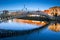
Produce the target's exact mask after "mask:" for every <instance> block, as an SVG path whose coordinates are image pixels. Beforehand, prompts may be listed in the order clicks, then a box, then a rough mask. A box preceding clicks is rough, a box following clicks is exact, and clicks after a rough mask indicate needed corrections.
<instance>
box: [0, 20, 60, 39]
mask: <svg viewBox="0 0 60 40" xmlns="http://www.w3.org/2000/svg"><path fill="white" fill-rule="evenodd" d="M46 24H48V22H45V21H34V20H23V19H11V20H7V21H4V22H2V23H0V29H5V30H17V31H18V30H20V31H24V30H32V29H36V28H40V27H43V26H44V25H46ZM0 39H1V40H60V24H59V23H57V22H51V23H50V24H49V25H47V26H44V27H43V28H40V29H39V30H37V31H36V30H35V31H34V32H31V33H29V34H24V35H19V36H14V37H5V38H0Z"/></svg>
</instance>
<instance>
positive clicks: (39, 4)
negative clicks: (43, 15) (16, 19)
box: [0, 0, 60, 10]
mask: <svg viewBox="0 0 60 40" xmlns="http://www.w3.org/2000/svg"><path fill="white" fill-rule="evenodd" d="M24 5H25V7H26V8H27V9H28V10H38V8H39V10H45V9H49V8H50V7H53V6H60V0H0V10H21V9H24Z"/></svg>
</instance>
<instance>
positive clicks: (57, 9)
mask: <svg viewBox="0 0 60 40" xmlns="http://www.w3.org/2000/svg"><path fill="white" fill-rule="evenodd" d="M44 12H46V13H48V14H49V15H51V16H59V15H60V6H54V7H51V8H49V9H48V10H44Z"/></svg>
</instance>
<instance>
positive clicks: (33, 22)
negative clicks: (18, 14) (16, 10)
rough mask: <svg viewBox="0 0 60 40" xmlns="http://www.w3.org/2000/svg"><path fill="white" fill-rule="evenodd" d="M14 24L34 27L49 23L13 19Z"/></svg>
mask: <svg viewBox="0 0 60 40" xmlns="http://www.w3.org/2000/svg"><path fill="white" fill-rule="evenodd" d="M13 22H17V23H25V24H32V25H37V26H40V25H46V24H47V22H45V21H35V20H23V19H13Z"/></svg>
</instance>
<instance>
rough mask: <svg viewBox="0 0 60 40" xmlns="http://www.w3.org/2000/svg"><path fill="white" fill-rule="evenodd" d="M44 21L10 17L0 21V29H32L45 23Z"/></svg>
mask: <svg viewBox="0 0 60 40" xmlns="http://www.w3.org/2000/svg"><path fill="white" fill-rule="evenodd" d="M46 24H47V22H44V21H34V20H24V19H11V20H8V21H4V22H2V23H0V29H5V30H32V29H35V28H39V27H42V26H44V25H46Z"/></svg>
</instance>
